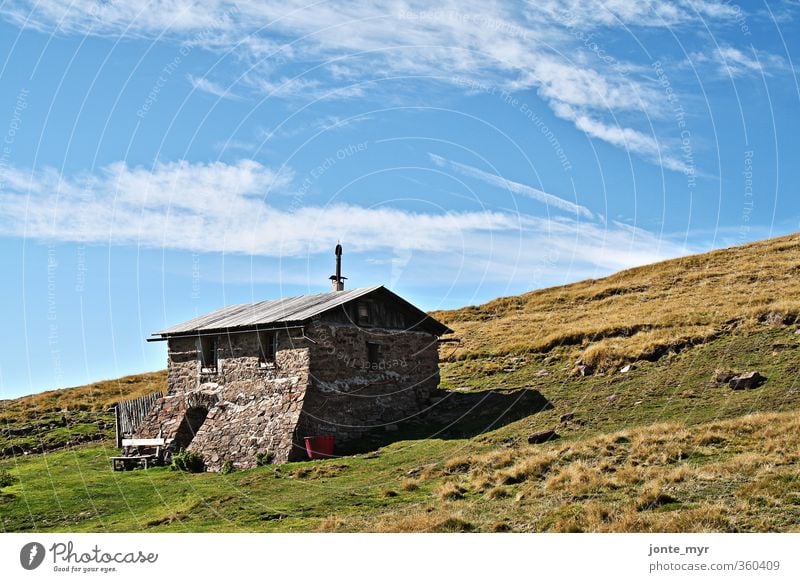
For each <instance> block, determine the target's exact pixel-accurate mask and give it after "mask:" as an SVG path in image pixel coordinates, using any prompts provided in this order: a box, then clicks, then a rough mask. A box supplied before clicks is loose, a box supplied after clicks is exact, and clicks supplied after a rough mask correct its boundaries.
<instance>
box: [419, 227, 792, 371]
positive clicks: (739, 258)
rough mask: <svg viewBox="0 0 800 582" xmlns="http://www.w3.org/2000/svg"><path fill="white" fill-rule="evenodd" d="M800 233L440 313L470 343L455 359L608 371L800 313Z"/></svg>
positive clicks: (465, 343)
mask: <svg viewBox="0 0 800 582" xmlns="http://www.w3.org/2000/svg"><path fill="white" fill-rule="evenodd" d="M798 292H800V235H797V234H794V235H790V236H785V237H781V238H776V239H771V240H767V241H762V242H757V243H752V244H748V245H745V246H741V247H735V248H731V249H725V250H720V251H715V252H711V253H707V254H703V255H695V256H691V257H685V258H681V259H677V260H672V261H665V262H662V263H656V264H653V265H648V266H645V267H639V268H635V269H630V270H627V271H622V272H620V273H617V274H615V275H612V276H610V277H606V278H604V279H598V280H588V281H582V282H579V283H575V284H572V285H566V286H563V287H554V288H551V289H544V290H541V291H534V292H531V293H526V294H524V295H519V296H516V297H503V298H500V299H496V300H494V301H490V302H489V303H486V304H484V305H480V306H477V307H475V306H473V307H465V308H463V309H458V310H455V311H441V312H435V313H434V316H435V317H437V318H439V319H440V320H441V321H443V322H444V323H446V324H447V325H449V326H450V327H452V328H453V329H454V330H455V331H456V335H457V336H458V337H460V338H461V339H462V345H461V347H459V348H458V349H456V350H454V351H453V353H452V354H450V355H449V356H448V359H449V360H451V361H459V360H469V359H475V358H485V357H487V356H495V357H497V356H508V355H522V356H525V355H528V354H548V353H553V354H555V355H558V356H564V357H566V356H569V357H576V358H577V357H581V358H582V359H583V360H584V361H585V362H586V363H589V364H592V365H593V366H595V367H596V368H598V369H600V370H604V369H610V368H614V367H618V366H619V365H620V364H624V363H625V362H630V361H635V360H640V359H651V360H652V359H658V358H659V357H661V356H663V355H664V354H667V353H669V352H670V351H673V352H675V351H679V350H681V349H683V348H684V347H686V346H689V345H694V344H697V343H702V342H704V341H706V340H708V339H710V338H713V337H717V336H719V335H722V334H728V333H731V332H732V331H738V330H743V329H752V328H754V327H757V326H758V325H759V324H762V323H772V324H788V323H793V322H794V321H795V320H796V319H797V317H798V314H800V293H798Z"/></svg>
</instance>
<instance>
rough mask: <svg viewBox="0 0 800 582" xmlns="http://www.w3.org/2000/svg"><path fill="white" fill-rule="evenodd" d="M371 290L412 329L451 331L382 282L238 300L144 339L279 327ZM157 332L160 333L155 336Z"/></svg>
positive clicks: (438, 331) (156, 339) (435, 333)
mask: <svg viewBox="0 0 800 582" xmlns="http://www.w3.org/2000/svg"><path fill="white" fill-rule="evenodd" d="M371 294H381V295H384V296H385V297H387V298H388V299H390V300H392V301H394V302H396V303H398V304H399V306H400V308H401V309H403V310H404V311H406V312H410V314H411V315H412V316H413V317H414V318H415V319H417V321H418V323H416V324H415V325H414V326H412V329H419V330H421V331H427V332H429V333H432V334H434V335H444V334H446V333H452V330H451V329H450V328H448V327H447V326H446V325H444V324H442V323H440V322H438V321H436V320H435V319H433V318H432V317H430V316H428V315H427V314H426V313H425V312H424V311H422V310H421V309H418V308H417V307H415V306H414V305H412V304H411V303H409V302H408V301H406V300H405V299H403V298H402V297H400V296H399V295H397V294H395V293H392V292H391V291H389V290H388V289H387V288H386V287H384V286H383V285H376V286H374V287H362V288H360V289H350V290H347V291H329V292H328V293H316V294H314V295H299V296H297V297H284V298H282V299H273V300H269V301H258V302H256V303H242V304H239V305H229V306H228V307H223V308H222V309H217V310H216V311H212V312H211V313H207V314H206V315H201V316H199V317H195V318H194V319H190V320H189V321H186V322H184V323H179V324H177V325H173V326H171V327H168V328H166V329H162V330H161V331H157V332H155V333H153V336H154V337H151V338H150V339H149V340H148V341H159V340H165V339H167V338H169V337H172V336H179V335H197V334H200V333H210V332H226V331H233V330H237V331H238V330H246V329H251V328H258V327H269V326H272V327H282V326H287V325H290V324H299V323H302V322H304V321H307V320H309V319H311V318H312V317H314V316H317V315H321V314H323V313H325V312H327V311H330V310H331V309H334V308H336V307H339V306H342V305H344V304H346V303H349V302H351V301H354V300H355V299H358V298H360V297H364V296H366V295H371ZM155 336H160V337H155Z"/></svg>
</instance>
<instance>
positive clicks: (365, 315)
mask: <svg viewBox="0 0 800 582" xmlns="http://www.w3.org/2000/svg"><path fill="white" fill-rule="evenodd" d="M370 323H371V321H370V313H369V303H366V302H364V301H362V302H360V303H359V304H358V325H369V324H370Z"/></svg>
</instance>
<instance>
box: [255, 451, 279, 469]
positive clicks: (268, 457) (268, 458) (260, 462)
mask: <svg viewBox="0 0 800 582" xmlns="http://www.w3.org/2000/svg"><path fill="white" fill-rule="evenodd" d="M274 458H275V453H273V452H272V451H267V452H266V453H256V467H264V466H266V465H269V464H271V463H272V460H273V459H274Z"/></svg>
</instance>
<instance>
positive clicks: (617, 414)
mask: <svg viewBox="0 0 800 582" xmlns="http://www.w3.org/2000/svg"><path fill="white" fill-rule="evenodd" d="M799 272H800V236H798V235H792V236H789V237H782V238H780V239H774V240H770V241H763V242H760V243H755V244H752V245H746V246H743V247H737V248H734V249H726V250H722V251H717V252H714V253H709V254H706V255H698V256H694V257H688V258H684V259H679V260H674V261H667V262H664V263H659V264H656V265H649V266H647V267H640V268H637V269H631V270H628V271H624V272H622V273H618V274H616V275H613V276H611V277H608V278H605V279H600V280H593V281H583V282H579V283H576V284H573V285H567V286H563V287H558V288H554V289H545V290H541V291H535V292H532V293H528V294H525V295H522V296H519V297H511V298H502V299H497V300H495V301H492V302H489V303H487V304H485V305H481V306H477V307H468V308H464V309H459V310H455V311H449V312H439V313H437V314H436V316H437V317H438V318H440V319H441V320H442V321H444V322H446V323H447V324H448V325H449V326H451V327H453V328H454V329H455V330H456V335H458V336H459V337H460V338H462V343H461V344H460V345H458V346H456V347H455V348H453V347H452V346H445V347H444V348H443V351H442V357H443V362H442V383H443V386H444V387H446V388H449V389H451V390H453V391H470V392H480V391H483V390H496V391H506V390H508V391H511V394H514V392H513V390H515V389H536V390H538V391H539V392H541V394H543V395H544V396H545V397H546V398H547V399H548V400H549V401H550V402H551V403H552V404H553V408H552V409H550V410H546V411H543V412H539V413H537V414H533V415H531V416H526V417H524V418H521V419H519V420H516V421H513V422H511V421H510V419H508V420H506V419H501V418H496V419H494V421H493V420H492V419H486V418H482V417H478V416H475V415H471V416H469V418H467V417H466V416H465V417H464V419H463V422H464V423H465V424H467V423H472V424H473V425H474V424H475V423H476V421H477V424H479V425H480V428H481V430H477V431H473V432H472V433H470V434H474V435H475V436H474V437H472V438H459V437H457V436H453V437H448V438H443V437H442V434H441V433H433V432H431V433H429V436H430V438H423V437H425V436H428V435H424V434H423V435H416V436H413V437H409V438H408V440H402V441H398V442H395V443H394V444H391V445H389V446H386V447H383V448H381V449H379V450H376V451H374V452H371V453H368V454H365V455H356V456H352V457H344V458H339V459H331V460H328V461H315V462H306V463H289V464H286V465H281V466H279V467H275V466H268V467H259V468H257V469H253V470H248V471H242V472H236V473H232V474H230V475H220V474H199V475H189V474H184V473H176V472H174V471H170V469H169V468H166V467H162V468H154V469H150V470H148V471H147V472H145V471H132V472H129V473H112V472H111V471H110V469H109V466H108V457H109V456H110V455H111V454H114V452H115V449H113V447H112V446H111V443H110V442H109V441H105V442H103V443H89V444H81V445H80V446H74V442H75V441H76V439H72V444H70V445H69V446H70V448H69V449H68V450H64V451H59V452H48V454H46V455H27V456H19V455H16V456H14V457H13V458H7V459H5V460H2V459H0V487H2V491H0V519H1V520H2V527H3V530H5V531H140V530H146V531H308V530H326V531H797V524H798V523H800V480H799V479H800V478H798V475H800V457H799V456H798V454H797V451H800V431H798V418H799V417H800V416H799V415H800V382H798V380H800V333H798V325H797V324H798V323H800V322H798V321H797V319H798V313H800V304H799V303H798V298H799V297H800V293H798V292H799V291H800V283H799V282H798V274H799ZM577 360H580V364H581V365H580V366H578V365H576V361H577ZM626 362H630V363H632V365H631V367H630V368H621V365H622V364H623V363H626ZM586 366H588V367H586ZM753 370H757V371H759V372H760V373H761V374H763V375H764V376H766V378H767V380H766V382H765V383H764V384H763V385H761V386H759V387H757V388H755V389H751V390H732V389H731V387H730V386H729V384H728V383H726V382H725V381H723V380H721V379H720V375H719V374H717V372H718V371H733V372H747V371H753ZM163 384H164V373H163V372H160V373H155V374H152V375H143V376H141V377H138V378H133V379H131V378H129V379H120V380H119V381H111V382H108V383H104V384H100V385H93V386H88V387H83V388H79V389H71V390H65V391H57V392H55V393H46V394H44V395H38V396H33V397H27V398H26V399H19V400H17V401H5V402H2V403H1V404H2V409H1V410H0V414H2V415H3V417H4V420H5V424H4V425H3V426H11V425H15V423H16V424H19V423H27V424H37V423H38V424H37V425H38V426H40V430H39V432H38V433H37V434H36V435H34V436H33V438H34V440H35V439H39V442H43V439H46V438H48V436H47V435H49V434H50V433H52V432H55V431H59V430H61V429H63V428H64V427H56V428H49V427H50V424H52V423H53V422H54V421H55V417H56V416H58V418H59V419H60V418H61V416H67V417H69V416H70V414H74V415H80V414H95V415H100V417H102V415H107V414H108V413H106V412H103V410H104V408H105V407H107V406H108V405H109V404H110V403H111V402H112V401H114V400H116V399H119V398H129V397H133V396H135V395H138V394H141V393H145V392H149V391H152V390H154V389H157V387H163ZM87 398H92V399H93V400H92V401H89V400H87ZM470 398H472V397H470ZM82 407H83V408H84V410H81V408H82ZM59 415H61V416H59ZM473 416H474V417H473ZM76 418H78V417H77V416H76ZM98 418H99V417H98ZM517 418H518V417H517ZM100 420H102V418H100ZM67 422H68V423H69V420H68V421H67ZM48 423H50V424H48ZM82 424H92V423H91V422H88V421H87V422H84V423H82ZM95 426H96V425H95ZM84 428H85V427H84ZM553 429H554V430H555V431H556V432H557V433H558V435H560V438H559V439H558V440H556V441H555V442H549V443H545V444H541V445H530V444H528V437H529V435H531V434H532V433H535V432H539V431H543V430H553ZM87 430H88V429H87ZM102 430H105V431H106V432H105V434H106V436H107V435H108V427H107V426H106V427H105V428H104V429H102ZM102 430H101V431H100V432H99V433H97V434H98V435H99V436H98V437H97V438H103V434H102ZM62 432H63V431H62ZM67 432H68V433H69V432H70V431H67ZM74 432H75V431H74V430H73V431H72V434H74ZM393 434H395V435H398V434H403V433H402V431H401V432H400V433H393ZM453 434H455V432H454V433H453ZM15 438H16V437H15ZM77 440H80V439H77ZM65 444H69V443H66V442H62V445H65ZM44 448H48V447H44ZM54 467H57V468H58V470H57V471H52V470H51V469H52V468H54ZM54 501H55V503H54Z"/></svg>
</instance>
